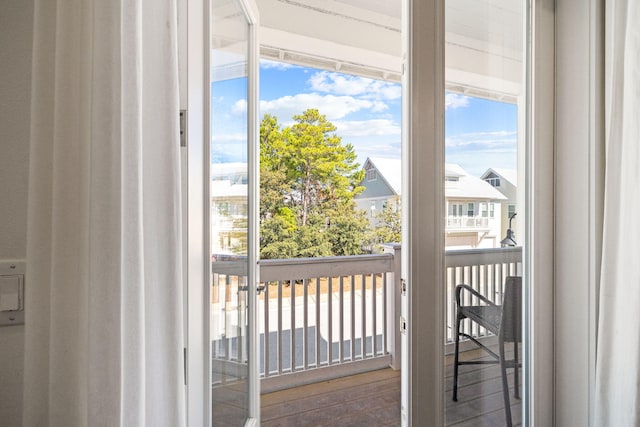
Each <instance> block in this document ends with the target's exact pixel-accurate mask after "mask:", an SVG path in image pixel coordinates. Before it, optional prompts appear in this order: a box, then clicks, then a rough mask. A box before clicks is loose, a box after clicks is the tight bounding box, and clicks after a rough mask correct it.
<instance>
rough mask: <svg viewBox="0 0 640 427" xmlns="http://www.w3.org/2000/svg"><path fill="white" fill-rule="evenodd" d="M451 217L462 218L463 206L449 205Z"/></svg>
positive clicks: (459, 204)
mask: <svg viewBox="0 0 640 427" xmlns="http://www.w3.org/2000/svg"><path fill="white" fill-rule="evenodd" d="M449 216H462V204H461V203H449Z"/></svg>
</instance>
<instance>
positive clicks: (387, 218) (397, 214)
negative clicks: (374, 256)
mask: <svg viewBox="0 0 640 427" xmlns="http://www.w3.org/2000/svg"><path fill="white" fill-rule="evenodd" d="M376 219H377V220H378V225H377V226H376V229H375V234H376V240H377V242H378V243H400V241H401V240H402V217H401V211H400V198H399V197H396V198H395V199H393V200H391V201H388V202H387V203H385V204H384V207H383V208H382V211H380V213H379V214H377V215H376Z"/></svg>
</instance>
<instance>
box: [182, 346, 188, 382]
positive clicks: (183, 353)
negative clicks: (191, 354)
mask: <svg viewBox="0 0 640 427" xmlns="http://www.w3.org/2000/svg"><path fill="white" fill-rule="evenodd" d="M182 350H183V351H182V357H183V361H184V385H187V356H188V352H187V347H184V348H183V349H182Z"/></svg>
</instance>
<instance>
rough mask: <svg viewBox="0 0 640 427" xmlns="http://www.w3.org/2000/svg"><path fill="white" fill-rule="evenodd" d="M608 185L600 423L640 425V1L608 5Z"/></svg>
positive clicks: (619, 0)
mask: <svg viewBox="0 0 640 427" xmlns="http://www.w3.org/2000/svg"><path fill="white" fill-rule="evenodd" d="M606 8H607V9H606V14H607V17H606V19H607V22H606V27H607V34H606V58H605V62H606V123H607V128H606V132H607V135H606V138H607V140H606V184H605V209H604V235H603V255H602V276H601V284H600V310H599V324H598V350H597V361H596V408H595V417H596V424H595V425H598V426H637V425H640V333H639V332H638V331H640V315H639V313H640V262H639V261H640V258H639V253H640V252H639V251H638V240H639V239H640V221H639V220H638V212H640V191H638V189H639V188H640V26H639V25H638V22H640V2H637V1H636V0H609V1H607V2H606Z"/></svg>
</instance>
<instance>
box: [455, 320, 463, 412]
mask: <svg viewBox="0 0 640 427" xmlns="http://www.w3.org/2000/svg"><path fill="white" fill-rule="evenodd" d="M461 322H462V319H461V318H460V317H458V316H456V344H455V350H454V355H453V401H454V402H457V401H458V360H459V349H460V323H461Z"/></svg>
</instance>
